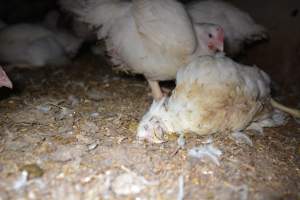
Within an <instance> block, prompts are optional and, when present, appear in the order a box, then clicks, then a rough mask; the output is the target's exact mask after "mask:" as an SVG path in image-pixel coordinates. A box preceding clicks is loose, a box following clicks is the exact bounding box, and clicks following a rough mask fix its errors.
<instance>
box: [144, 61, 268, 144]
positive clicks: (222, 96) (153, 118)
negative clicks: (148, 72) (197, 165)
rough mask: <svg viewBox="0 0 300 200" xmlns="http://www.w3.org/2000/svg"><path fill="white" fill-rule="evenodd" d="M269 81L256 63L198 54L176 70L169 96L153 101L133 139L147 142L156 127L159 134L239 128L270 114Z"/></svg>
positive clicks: (161, 135)
mask: <svg viewBox="0 0 300 200" xmlns="http://www.w3.org/2000/svg"><path fill="white" fill-rule="evenodd" d="M269 84H270V80H269V77H268V76H267V75H266V74H265V73H264V72H262V71H261V70H259V69H258V68H256V67H249V66H245V65H241V64H238V63H236V62H234V61H233V60H231V59H229V58H227V57H224V56H220V55H217V56H203V57H199V58H197V59H195V60H194V61H193V62H192V63H190V64H189V65H188V66H187V67H186V68H181V69H180V70H179V71H178V73H177V79H176V88H175V89H174V91H173V92H172V95H171V97H170V98H164V99H162V100H161V101H159V102H156V101H154V102H153V104H152V105H151V108H150V110H149V111H148V112H147V114H146V115H145V116H144V117H143V119H142V120H141V122H140V125H139V128H138V138H141V139H147V140H150V141H151V140H152V139H153V132H157V130H159V132H160V138H162V137H163V134H164V133H170V132H176V133H179V134H181V133H184V132H192V133H196V134H199V135H207V134H213V133H222V132H237V131H241V130H243V129H245V128H246V127H247V126H248V125H249V124H250V123H251V122H253V121H257V120H258V119H260V118H259V116H260V115H264V119H265V118H266V116H270V113H269V110H268V109H269V107H270V87H269ZM260 113H262V114H260ZM265 113H269V114H267V115H265ZM155 137H156V136H155Z"/></svg>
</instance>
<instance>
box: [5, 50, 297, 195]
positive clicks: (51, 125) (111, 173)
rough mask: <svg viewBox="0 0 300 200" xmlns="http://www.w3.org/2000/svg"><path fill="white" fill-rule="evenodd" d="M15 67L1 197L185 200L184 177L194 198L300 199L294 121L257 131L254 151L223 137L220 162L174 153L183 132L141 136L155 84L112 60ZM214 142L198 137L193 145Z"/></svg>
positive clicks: (218, 142)
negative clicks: (151, 138) (157, 141)
mask: <svg viewBox="0 0 300 200" xmlns="http://www.w3.org/2000/svg"><path fill="white" fill-rule="evenodd" d="M10 73H13V74H14V79H15V80H14V82H15V83H16V84H15V90H14V91H13V93H10V94H9V96H5V95H4V96H2V100H1V101H0V113H1V115H0V124H1V126H0V199H4V200H5V199H72V200H76V199H176V198H177V196H178V195H179V179H180V177H181V176H182V177H183V178H184V187H183V189H184V196H185V199H222V200H226V199H228V200H229V199H233V200H234V199H241V200H246V199H247V198H248V199H299V198H300V193H299V191H300V168H299V167H300V159H299V155H300V125H299V123H297V122H296V121H295V120H294V119H290V120H289V122H288V124H287V125H285V126H284V127H279V128H270V129H266V130H265V131H264V134H263V135H258V134H257V135H253V136H251V139H252V140H253V144H254V145H253V147H251V146H248V145H247V144H238V143H236V142H235V141H233V140H232V139H230V137H228V136H224V135H223V136H222V135H218V136H213V140H214V142H213V144H214V146H216V147H218V148H219V149H221V150H222V152H223V154H222V156H221V160H220V165H219V166H217V165H216V164H214V163H212V162H210V161H209V160H202V161H200V160H197V159H194V158H190V157H188V156H187V150H179V151H178V153H177V154H174V151H175V150H176V148H177V141H176V138H175V137H174V138H171V141H169V142H167V143H165V144H162V145H152V144H147V143H139V142H137V141H136V139H135V135H136V133H135V132H136V127H137V124H138V121H139V119H140V118H141V117H142V116H143V114H144V113H145V111H146V110H147V108H148V107H149V105H150V104H151V97H150V90H149V88H148V86H147V83H146V81H145V80H144V79H143V78H139V77H132V76H125V75H119V74H116V73H114V72H112V71H111V70H110V67H109V65H108V64H107V63H106V62H105V61H104V60H103V59H100V58H95V57H91V56H88V55H85V56H82V57H81V58H79V59H77V60H76V61H75V62H74V63H73V64H71V65H69V66H67V67H64V68H51V67H46V68H43V69H37V70H25V69H24V70H14V71H13V72H10ZM29 77H30V78H29ZM291 88H292V87H291ZM293 90H294V91H293ZM7 91H8V90H6V89H1V91H0V93H2V94H5V93H6V92H7ZM281 91H282V90H281ZM291 91H292V93H291V94H290V95H287V94H286V93H283V94H285V98H281V100H282V101H284V102H285V103H289V104H291V105H294V106H295V105H297V102H299V98H297V97H296V96H297V95H298V97H299V93H298V94H297V93H296V92H297V89H293V88H292V90H291ZM298 106H300V105H298ZM206 140H207V137H196V136H193V135H191V136H188V137H187V140H186V142H187V149H190V148H192V147H195V146H198V145H201V144H203V142H204V141H206ZM22 171H23V173H22ZM24 171H26V172H28V177H27V179H28V180H26V173H24ZM126 180H127V182H126ZM126 183H127V184H126ZM122 184H125V185H122ZM128 186H133V187H131V188H128ZM126 194H128V195H126Z"/></svg>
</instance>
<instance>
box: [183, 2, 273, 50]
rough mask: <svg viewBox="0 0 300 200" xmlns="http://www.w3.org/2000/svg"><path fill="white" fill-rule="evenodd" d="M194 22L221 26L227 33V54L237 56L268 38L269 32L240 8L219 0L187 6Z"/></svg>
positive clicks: (193, 3)
mask: <svg viewBox="0 0 300 200" xmlns="http://www.w3.org/2000/svg"><path fill="white" fill-rule="evenodd" d="M186 9H187V12H188V13H189V15H190V16H191V18H192V20H193V21H194V22H197V23H201V22H205V23H213V24H218V25H220V26H221V27H222V28H223V29H224V32H225V52H226V53H227V54H229V55H233V56H234V55H237V54H239V53H240V52H241V51H243V49H244V46H245V44H251V43H254V42H257V41H261V40H264V39H267V38H268V34H267V30H266V28H264V27H263V26H261V25H259V24H257V23H255V21H254V20H253V19H252V18H251V16H250V15H249V14H248V13H246V12H244V11H242V10H240V9H239V8H237V7H235V6H233V5H231V4H229V3H227V2H224V1H219V0H208V1H192V2H190V3H188V4H186Z"/></svg>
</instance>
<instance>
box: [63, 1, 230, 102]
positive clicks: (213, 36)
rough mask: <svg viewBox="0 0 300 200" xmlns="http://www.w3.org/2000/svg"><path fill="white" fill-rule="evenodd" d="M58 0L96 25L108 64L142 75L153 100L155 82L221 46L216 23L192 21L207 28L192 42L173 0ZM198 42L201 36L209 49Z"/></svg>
mask: <svg viewBox="0 0 300 200" xmlns="http://www.w3.org/2000/svg"><path fill="white" fill-rule="evenodd" d="M60 3H61V5H62V7H64V8H65V9H67V10H70V11H72V12H74V13H76V14H77V15H78V16H79V17H80V19H81V20H82V21H84V22H86V23H89V24H90V25H92V26H94V27H96V28H100V29H99V31H98V39H103V38H105V42H106V47H107V51H108V53H109V55H110V56H111V60H112V62H113V64H115V65H118V66H120V67H119V69H121V70H125V71H130V72H133V73H139V74H143V75H144V76H145V77H146V79H147V80H148V82H149V85H150V87H151V89H152V94H153V97H154V98H155V99H157V100H158V99H160V98H162V96H163V94H162V92H161V90H160V87H159V83H158V81H163V80H171V79H174V78H175V76H176V72H177V70H178V69H179V68H180V67H182V66H184V65H186V64H187V63H189V62H190V61H191V60H192V59H193V58H194V57H196V56H199V55H206V54H213V53H214V52H215V50H216V49H220V50H222V49H223V34H224V33H223V30H222V29H221V28H220V27H219V26H216V25H214V28H212V25H210V26H204V25H201V24H200V25H197V26H198V28H196V30H197V29H200V30H201V28H200V27H203V28H207V27H208V28H209V30H211V31H212V32H209V30H207V32H209V33H208V34H207V35H206V36H205V39H204V38H203V39H198V40H197V38H196V35H195V31H194V27H193V24H192V23H191V21H190V18H189V16H188V15H187V13H186V10H185V9H184V7H183V5H182V4H181V3H179V2H177V1H175V0H163V1H162V0H152V1H148V0H133V1H132V2H127V1H126V2H125V1H120V0H114V1H108V0H91V1H88V2H87V3H85V2H83V1H81V2H79V4H81V5H80V6H79V5H78V4H77V5H76V4H75V3H74V1H70V0H61V1H60ZM74 4H75V5H74ZM204 32H205V31H204ZM199 34H200V35H201V33H199ZM206 38H207V39H206ZM202 40H207V41H206V44H209V47H205V46H204V44H202V43H201V41H202ZM202 49H205V51H202Z"/></svg>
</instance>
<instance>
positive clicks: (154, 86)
mask: <svg viewBox="0 0 300 200" xmlns="http://www.w3.org/2000/svg"><path fill="white" fill-rule="evenodd" d="M147 81H148V83H149V85H150V88H151V91H152V96H153V98H154V100H155V101H159V100H160V99H161V98H162V97H163V96H164V95H163V93H162V91H161V89H160V86H159V83H158V81H151V80H149V79H147Z"/></svg>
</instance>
